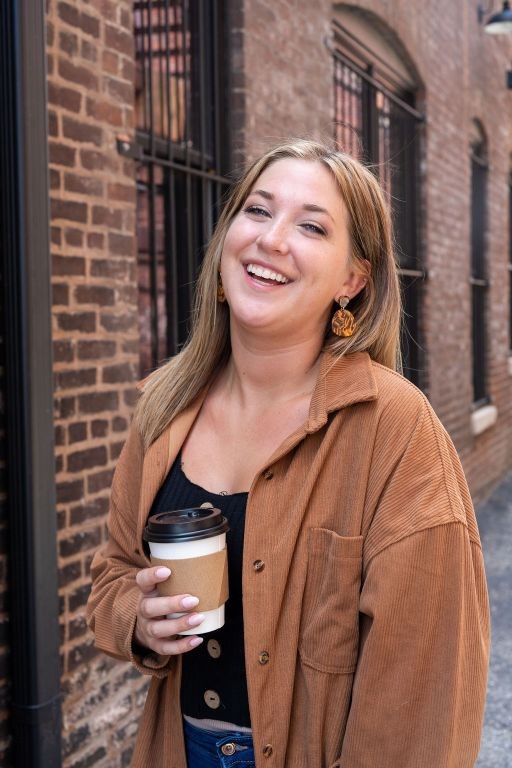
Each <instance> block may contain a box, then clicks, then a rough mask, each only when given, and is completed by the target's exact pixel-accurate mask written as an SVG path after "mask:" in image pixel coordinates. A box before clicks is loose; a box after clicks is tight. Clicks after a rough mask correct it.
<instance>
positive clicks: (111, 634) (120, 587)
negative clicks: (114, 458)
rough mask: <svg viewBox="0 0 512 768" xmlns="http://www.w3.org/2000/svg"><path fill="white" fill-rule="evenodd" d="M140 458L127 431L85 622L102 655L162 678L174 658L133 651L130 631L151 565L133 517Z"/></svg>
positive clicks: (137, 441)
mask: <svg viewBox="0 0 512 768" xmlns="http://www.w3.org/2000/svg"><path fill="white" fill-rule="evenodd" d="M143 460H144V454H143V449H142V441H141V438H140V436H139V433H138V431H137V430H136V428H135V427H134V426H132V427H131V430H130V433H129V435H128V439H127V441H126V443H125V445H124V448H123V450H122V452H121V455H120V457H119V460H118V463H117V466H116V470H115V473H114V479H113V482H112V491H111V498H110V510H109V516H108V540H107V541H106V543H105V544H104V545H103V546H102V547H101V548H100V549H99V550H98V551H97V552H96V554H95V555H94V558H93V561H92V564H91V577H92V590H91V594H90V597H89V601H88V604H87V622H88V624H89V627H90V628H91V629H92V631H93V632H94V635H95V645H96V647H97V648H99V649H100V650H102V651H104V652H105V653H107V654H108V655H109V656H113V657H114V658H116V659H120V660H122V661H131V662H132V663H133V664H134V665H135V666H136V667H137V668H138V669H139V670H140V671H141V672H143V673H145V674H154V675H156V676H158V677H163V676H164V675H165V674H167V672H168V671H169V667H170V665H171V664H172V663H173V660H174V658H175V657H168V656H159V655H157V654H155V653H153V652H152V651H150V650H149V649H148V650H147V652H146V651H145V649H142V648H140V647H137V646H136V644H135V643H134V631H135V623H136V618H137V606H138V602H139V597H140V590H139V588H138V587H137V585H136V583H135V576H136V574H137V571H139V570H140V569H141V568H147V567H148V565H149V563H148V562H147V561H146V559H145V558H144V555H143V554H142V552H141V551H140V543H139V542H137V514H138V505H139V498H140V485H141V478H142V464H143Z"/></svg>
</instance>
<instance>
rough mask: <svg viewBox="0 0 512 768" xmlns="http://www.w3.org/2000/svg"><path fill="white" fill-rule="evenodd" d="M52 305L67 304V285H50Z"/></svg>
mask: <svg viewBox="0 0 512 768" xmlns="http://www.w3.org/2000/svg"><path fill="white" fill-rule="evenodd" d="M52 304H53V305H54V306H56V305H59V304H69V285H66V284H65V283H53V285H52Z"/></svg>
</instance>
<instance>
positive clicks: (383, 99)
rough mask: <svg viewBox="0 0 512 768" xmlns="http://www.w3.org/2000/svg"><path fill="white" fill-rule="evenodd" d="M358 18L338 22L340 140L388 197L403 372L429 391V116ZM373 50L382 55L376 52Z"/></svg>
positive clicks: (388, 52) (386, 48)
mask: <svg viewBox="0 0 512 768" xmlns="http://www.w3.org/2000/svg"><path fill="white" fill-rule="evenodd" d="M340 13H341V12H340V11H338V13H337V17H338V16H340ZM353 13H354V12H351V11H349V10H348V9H347V11H346V13H345V15H343V16H341V18H342V20H343V23H341V21H339V20H335V21H334V22H333V48H332V55H333V61H334V108H335V137H336V141H337V144H338V146H339V147H340V149H342V150H344V151H346V152H349V153H350V154H352V155H354V156H355V157H357V158H359V159H360V160H362V161H363V162H365V163H367V164H368V165H369V166H370V167H371V169H372V170H374V172H375V173H376V174H378V176H379V179H380V181H381V184H382V186H383V188H384V190H385V192H386V193H387V196H388V200H389V202H390V205H391V210H392V216H393V224H394V230H395V240H396V245H397V259H398V263H399V272H400V277H401V284H402V291H403V303H404V310H405V323H404V327H403V333H402V352H403V357H404V373H405V375H406V376H407V377H408V378H409V379H411V380H412V381H413V382H414V383H415V384H417V385H419V386H422V385H424V383H425V382H424V375H423V371H422V365H423V361H422V350H421V346H420V336H421V333H420V331H421V325H420V309H421V306H420V305H421V295H420V290H421V285H422V281H423V278H424V276H425V273H424V270H423V268H422V257H421V249H420V240H419V204H418V198H419V195H418V183H419V127H420V125H421V123H422V121H423V116H422V114H421V113H420V112H419V111H418V110H417V109H416V108H415V98H416V97H415V85H414V82H413V80H412V79H411V75H410V72H409V71H408V70H407V68H406V67H405V65H404V63H403V62H402V61H401V60H400V58H399V57H398V55H397V54H396V53H395V52H394V51H393V50H392V49H391V48H390V44H389V43H388V42H387V40H386V39H384V37H380V36H378V34H377V33H376V25H375V23H370V22H368V21H365V19H364V17H363V16H361V15H360V14H359V13H357V12H356V13H357V15H353ZM358 35H359V36H358ZM363 37H364V40H365V42H363V40H362V38H363ZM372 45H373V46H374V47H375V49H377V48H378V50H379V54H377V53H373V50H372V47H371V46H372Z"/></svg>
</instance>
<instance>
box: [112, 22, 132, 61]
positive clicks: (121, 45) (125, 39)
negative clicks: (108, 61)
mask: <svg viewBox="0 0 512 768" xmlns="http://www.w3.org/2000/svg"><path fill="white" fill-rule="evenodd" d="M105 45H106V46H107V48H113V49H114V50H115V51H117V52H118V53H124V54H125V56H133V35H132V34H130V32H126V31H124V30H122V29H120V28H119V27H115V26H113V25H111V24H105Z"/></svg>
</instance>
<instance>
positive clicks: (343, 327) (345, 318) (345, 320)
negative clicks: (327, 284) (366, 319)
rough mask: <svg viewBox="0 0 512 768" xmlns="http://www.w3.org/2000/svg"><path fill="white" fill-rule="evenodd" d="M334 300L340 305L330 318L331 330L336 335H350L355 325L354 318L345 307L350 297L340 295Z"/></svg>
mask: <svg viewBox="0 0 512 768" xmlns="http://www.w3.org/2000/svg"><path fill="white" fill-rule="evenodd" d="M336 301H337V303H338V304H339V305H340V309H338V310H337V312H335V313H334V316H333V318H332V321H331V328H332V332H333V333H335V334H336V336H352V334H353V333H354V330H355V327H356V319H355V317H354V315H353V314H352V312H349V310H348V309H345V307H346V306H347V304H348V303H349V301H350V298H349V297H348V296H340V297H339V299H336Z"/></svg>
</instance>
